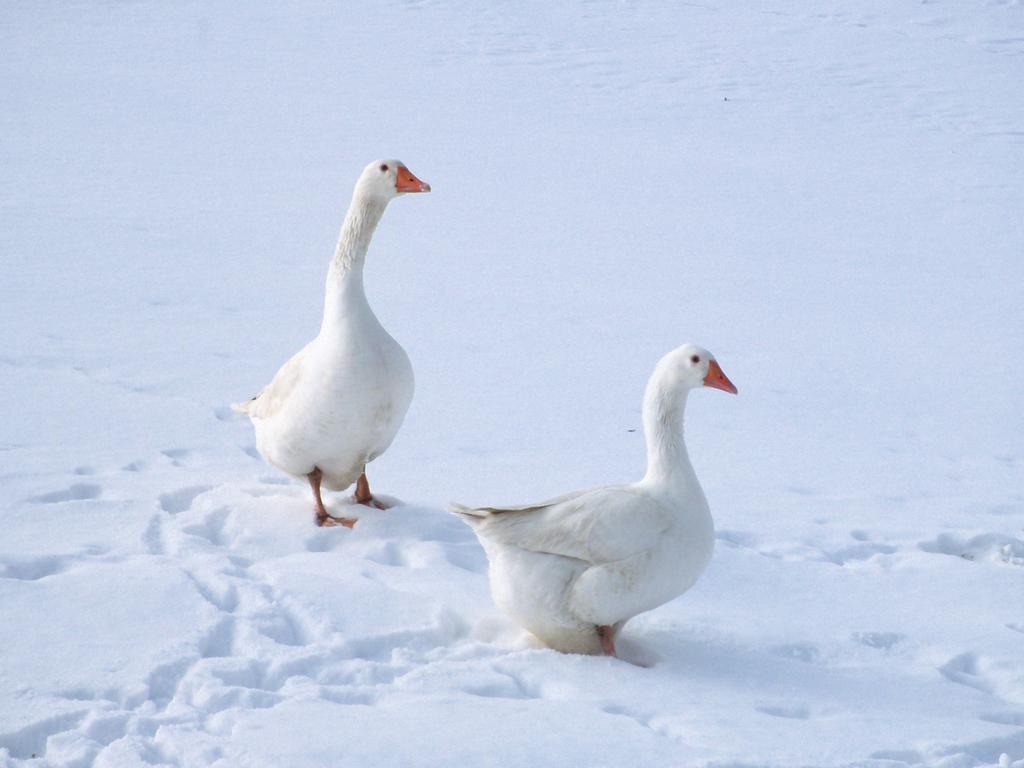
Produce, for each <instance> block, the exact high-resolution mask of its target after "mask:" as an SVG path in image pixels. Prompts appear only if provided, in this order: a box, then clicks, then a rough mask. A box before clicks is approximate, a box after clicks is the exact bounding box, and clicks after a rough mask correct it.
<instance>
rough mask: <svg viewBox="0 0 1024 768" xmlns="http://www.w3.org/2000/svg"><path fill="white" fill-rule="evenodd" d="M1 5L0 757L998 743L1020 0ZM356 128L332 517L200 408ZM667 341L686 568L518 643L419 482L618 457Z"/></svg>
mask: <svg viewBox="0 0 1024 768" xmlns="http://www.w3.org/2000/svg"><path fill="white" fill-rule="evenodd" d="M0 20H2V23H0V82H3V84H4V85H3V101H4V109H3V110H0V166H2V167H3V168H4V172H3V174H2V175H0V253H2V254H3V256H2V258H3V267H4V269H3V272H4V279H3V281H2V282H0V321H2V322H0V369H2V371H0V404H2V405H0V408H2V410H0V423H2V424H3V428H2V430H0V483H2V485H0V488H2V492H3V493H2V498H3V507H2V509H3V512H2V515H3V521H4V526H3V529H2V533H0V606H2V614H0V616H2V621H0V648H2V649H3V652H2V653H0V764H3V765H17V766H22V765H26V766H42V765H47V766H49V765H53V766H86V765H91V764H95V765H97V766H131V765H172V766H174V765H180V766H200V765H202V766H205V765H211V766H239V765H241V766H281V765H288V766H322V765H336V766H346V765H350V766H366V765H380V766H389V765H395V766H421V765H422V766H427V765H456V764H458V765H472V766H488V765H494V766H497V765H501V766H517V765H523V766H526V765H529V766H536V765H564V766H571V765H636V766H648V765H650V766H663V765H686V766H691V765H692V766H704V765H708V766H712V765H713V766H840V765H845V766H851V765H856V766H873V767H876V768H882V767H883V766H885V767H886V768H895V767H897V766H906V765H922V764H923V765H929V766H944V767H945V768H960V767H961V766H975V765H996V764H999V765H1006V766H1024V482H1022V481H1024V471H1022V468H1024V445H1022V437H1021V436H1022V435H1024V417H1022V411H1021V408H1020V404H1021V401H1020V391H1021V388H1020V383H1019V382H1020V381H1021V376H1022V374H1024V302H1022V301H1021V298H1022V297H1021V285H1022V278H1024V266H1022V263H1021V255H1022V252H1024V249H1022V246H1024V216H1022V215H1021V211H1022V210H1024V187H1022V186H1021V183H1020V182H1021V179H1022V178H1024V95H1022V93H1024V92H1022V90H1021V85H1020V84H1021V82H1022V81H1024V7H1022V6H1021V4H1020V3H1018V2H994V1H993V2H980V3H973V4H963V3H954V2H944V1H943V2H922V3H899V4H894V3H888V2H881V0H869V1H868V2H861V3H854V2H849V1H847V0H834V1H832V2H828V3H820V4H806V3H800V2H795V0H774V2H771V3H769V4H767V5H764V4H762V5H760V6H758V8H757V9H756V10H755V9H753V8H752V7H751V8H743V7H739V6H736V7H731V6H728V5H725V4H721V5H720V4H716V3H692V4H685V5H683V4H653V3H651V4H648V3H638V4H602V3H580V4H550V5H549V4H542V3H526V4H521V5H519V6H517V7H503V6H495V7H493V8H480V7H477V5H476V4H470V3H452V4H439V3H433V2H429V1H424V2H408V3H401V4H400V3H387V4H376V5H374V7H366V8H356V7H354V6H352V7H349V6H345V7H338V6H335V5H333V4H328V3H317V2H302V3H300V4H291V5H288V6H279V5H276V4H270V3H267V4H255V5H249V6H246V7H245V8H244V9H240V8H238V7H229V6H228V5H224V4H206V3H199V2H191V1H186V2H182V3H177V4H173V5H157V4H151V3H133V4H87V3H78V4H56V3H17V2H13V3H6V4H5V5H4V7H3V8H2V9H0ZM382 156H388V157H391V156H395V157H400V158H402V160H404V161H405V162H406V163H408V165H409V167H410V169H411V170H412V171H413V172H414V173H416V174H417V175H418V176H419V177H420V178H423V179H424V180H426V181H428V182H430V183H431V185H432V186H433V189H434V191H433V192H432V193H431V194H430V195H429V196H417V197H415V198H408V199H402V200H399V201H396V202H395V203H394V204H392V206H391V207H390V209H389V210H388V212H387V214H386V216H385V218H384V221H383V223H382V225H381V228H380V230H379V232H378V234H377V236H376V238H375V240H374V243H373V245H372V247H371V252H370V257H369V261H368V266H367V284H368V293H369V295H370V299H371V302H372V303H373V305H374V307H375V309H376V311H377V313H378V315H379V316H380V317H381V320H382V322H383V323H384V325H385V327H387V328H388V329H389V330H390V331H391V333H392V334H393V335H394V336H395V337H396V338H397V339H399V340H400V341H401V342H402V344H403V345H404V346H405V348H406V349H407V351H408V352H409V355H410V357H411V359H412V361H413V365H414V367H415V369H416V377H417V392H416V398H415V400H414V402H413V405H412V409H411V411H410V413H409V416H408V418H407V420H406V423H405V426H404V427H403V430H402V431H401V433H400V434H399V436H398V438H397V440H396V441H395V443H394V445H393V446H392V447H391V449H390V450H389V451H388V452H387V454H385V455H384V456H383V457H382V458H381V459H379V460H378V461H377V462H375V463H374V464H373V465H372V466H371V471H370V479H371V482H372V483H373V485H374V487H375V488H376V489H377V490H379V491H381V492H383V493H386V494H389V495H391V496H393V497H395V498H396V499H399V500H401V501H402V503H401V504H400V505H399V506H397V507H395V508H394V509H391V510H389V511H386V512H377V511H363V512H361V516H362V521H361V523H360V524H359V526H358V527H357V528H356V529H355V530H354V531H346V530H341V529H329V530H318V529H316V528H314V526H313V525H312V507H311V503H310V498H309V494H308V490H307V489H306V488H304V487H302V486H301V485H299V484H296V483H292V482H290V481H288V480H287V479H286V478H284V477H282V476H281V475H280V474H279V473H277V472H275V471H274V470H273V469H272V468H271V467H269V466H267V465H266V464H264V463H263V462H262V461H261V460H260V459H258V457H256V455H255V451H254V448H253V436H252V431H251V428H250V426H249V425H248V424H247V423H246V422H245V421H244V420H237V419H234V418H233V417H232V416H231V413H230V411H229V409H228V408H227V404H228V403H231V402H236V401H238V400H240V399H243V398H244V397H247V396H250V395H252V394H253V393H254V392H255V390H256V388H258V387H259V386H260V385H262V384H263V383H265V382H266V381H269V379H270V377H271V376H272V375H273V373H274V371H275V370H276V369H277V367H278V366H279V365H280V364H281V363H283V362H284V361H285V360H286V359H287V358H288V356H289V355H290V354H291V353H292V352H294V351H295V350H296V349H298V348H299V347H300V346H301V345H302V344H303V343H305V342H306V341H307V340H308V339H309V338H310V337H311V336H312V335H313V334H314V333H315V332H316V329H317V328H318V327H319V313H320V310H321V301H322V286H323V278H324V275H325V273H326V268H327V263H328V259H329V255H330V252H331V249H332V247H333V245H334V239H335V237H336V234H337V229H338V227H339V225H340V222H341V218H342V215H343V213H344V210H345V207H346V206H347V202H348V198H349V195H350V192H351V186H352V184H353V183H354V180H355V178H356V175H357V174H358V172H359V170H360V169H361V168H362V167H363V166H364V165H365V164H366V163H367V162H369V161H370V160H372V159H373V158H375V157H382ZM685 341H695V342H698V343H700V344H702V345H705V346H707V347H708V348H709V349H711V350H712V351H713V352H714V353H715V354H716V355H717V357H718V360H719V361H720V362H721V364H722V367H723V369H724V370H725V371H726V373H727V374H728V375H729V377H730V378H731V379H732V380H733V381H734V382H735V383H736V384H737V386H738V387H739V390H740V394H739V397H736V398H732V397H727V396H725V395H723V394H722V393H719V392H712V391H709V392H700V393H696V394H694V396H693V397H691V398H690V404H689V412H688V415H689V419H688V421H687V440H688V444H689V447H690V453H691V456H692V458H693V461H694V464H695V466H696V469H697V472H698V475H699V476H700V478H701V481H702V483H703V485H704V489H705V491H706V493H707V495H708V498H709V500H710V503H711V507H712V512H713V514H714V516H715V521H716V527H717V529H718V533H717V548H716V552H715V556H714V558H713V560H712V563H711V565H710V566H709V569H708V571H707V572H706V573H705V575H704V576H703V578H702V579H701V581H700V582H698V584H697V586H696V587H694V589H693V590H691V591H690V592H689V593H687V594H686V595H685V596H683V597H682V598H681V599H679V600H676V601H673V602H672V603H670V604H668V605H666V606H663V607H662V608H660V609H658V610H656V611H653V612H651V613H649V614H646V615H644V616H642V617H639V618H637V619H636V620H635V621H634V622H631V623H630V624H629V625H628V626H627V627H626V630H625V631H624V633H623V637H622V640H621V648H622V650H623V653H624V655H627V656H629V657H631V658H634V659H638V660H643V661H645V662H646V663H647V664H648V666H646V667H642V666H636V665H633V664H629V663H626V662H623V661H619V660H614V659H607V658H589V657H578V656H565V655H560V654H557V653H554V652H552V651H549V650H545V649H542V648H539V647H536V645H535V644H533V643H531V641H530V640H529V638H528V637H527V636H526V635H525V634H524V633H522V632H521V631H520V630H518V629H517V628H516V627H515V626H514V625H512V624H510V623H509V622H508V621H507V620H506V619H505V618H504V617H502V616H501V614H500V613H499V612H498V611H497V609H495V608H494V606H493V604H492V603H491V601H490V598H489V595H488V589H487V581H486V560H485V557H484V555H483V553H482V551H481V550H480V548H479V545H478V544H477V542H476V540H475V538H474V537H473V535H472V533H471V531H470V530H469V529H468V528H467V527H466V526H465V525H463V524H462V523H461V522H460V521H459V520H457V519H454V518H453V517H452V516H450V515H448V514H447V513H445V512H444V511H443V507H444V504H445V503H446V502H447V501H448V500H449V499H457V500H459V501H463V502H467V503H491V504H500V503H514V502H526V501H534V500H538V499H541V498H545V497H548V496H552V495H555V494H558V493H561V492H565V491H569V490H573V489H576V488H582V487H586V486H588V485H595V484H601V483H612V482H628V481H630V480H633V479H636V478H638V477H639V476H640V475H641V474H642V472H643V458H644V457H643V439H642V434H641V433H640V431H639V427H640V424H639V413H640V398H641V394H642V391H643V385H644V383H645V381H646V379H647V376H648V375H649V373H650V371H651V369H652V368H653V365H654V363H655V362H656V361H657V360H658V358H659V357H660V356H661V355H662V354H664V353H665V352H666V351H668V350H669V349H671V348H673V347H675V346H677V345H678V344H680V343H682V342H685ZM345 503H346V502H345V499H344V497H343V496H341V495H335V496H334V498H333V500H332V501H331V502H329V504H330V505H331V506H333V508H334V510H335V511H336V512H340V511H342V509H343V506H344V504H345Z"/></svg>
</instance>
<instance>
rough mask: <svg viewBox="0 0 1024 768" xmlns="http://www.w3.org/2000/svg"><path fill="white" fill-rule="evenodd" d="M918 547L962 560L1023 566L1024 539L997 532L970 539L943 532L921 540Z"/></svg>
mask: <svg viewBox="0 0 1024 768" xmlns="http://www.w3.org/2000/svg"><path fill="white" fill-rule="evenodd" d="M918 547H919V548H920V549H921V550H923V551H924V552H932V553H936V554H942V555H954V556H956V557H961V558H963V559H964V560H972V561H982V560H984V561H988V562H991V563H997V564H1002V565H1014V566H1024V541H1021V540H1020V539H1015V538H1013V537H1012V536H1004V535H1002V534H998V533H983V534H980V535H978V536H974V537H972V538H970V539H964V538H961V537H959V536H956V535H954V534H951V533H943V534H940V535H939V536H938V537H937V538H936V539H934V540H933V541H924V542H921V543H920V544H918Z"/></svg>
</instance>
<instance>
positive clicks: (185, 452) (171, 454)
mask: <svg viewBox="0 0 1024 768" xmlns="http://www.w3.org/2000/svg"><path fill="white" fill-rule="evenodd" d="M160 453H162V454H163V455H164V456H166V457H167V458H168V459H170V460H171V464H173V465H174V466H176V467H183V466H184V465H185V464H184V459H186V458H188V456H189V454H191V453H192V451H190V450H189V449H188V448H166V449H164V450H162V451H160Z"/></svg>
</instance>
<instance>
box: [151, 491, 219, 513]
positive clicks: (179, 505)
mask: <svg viewBox="0 0 1024 768" xmlns="http://www.w3.org/2000/svg"><path fill="white" fill-rule="evenodd" d="M211 488H213V486H212V485H190V486H186V487H185V488H179V489H178V490H176V491H169V492H168V493H161V494H160V496H159V500H160V508H161V509H162V510H163V511H164V512H167V513H168V514H171V515H176V514H178V513H179V512H185V511H186V510H188V509H190V508H191V507H192V502H193V501H195V499H196V497H197V496H199V495H201V494H204V493H206V492H207V491H209V490H210V489H211Z"/></svg>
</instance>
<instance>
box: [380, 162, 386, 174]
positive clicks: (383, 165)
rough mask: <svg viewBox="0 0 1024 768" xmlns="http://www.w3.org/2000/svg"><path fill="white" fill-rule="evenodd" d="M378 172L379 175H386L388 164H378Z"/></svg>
mask: <svg viewBox="0 0 1024 768" xmlns="http://www.w3.org/2000/svg"><path fill="white" fill-rule="evenodd" d="M380 170H381V173H387V172H388V164H387V163H381V164H380Z"/></svg>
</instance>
